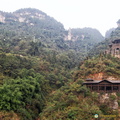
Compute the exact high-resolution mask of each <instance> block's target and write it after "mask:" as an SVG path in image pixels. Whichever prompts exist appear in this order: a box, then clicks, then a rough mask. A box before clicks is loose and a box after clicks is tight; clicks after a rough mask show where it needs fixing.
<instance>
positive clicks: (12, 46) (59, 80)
mask: <svg viewBox="0 0 120 120" xmlns="http://www.w3.org/2000/svg"><path fill="white" fill-rule="evenodd" d="M103 39H104V38H103V37H102V35H101V34H100V32H99V31H98V30H96V29H92V28H83V29H80V28H79V29H71V30H70V29H69V30H65V29H64V26H63V25H62V24H61V23H60V22H58V21H56V20H55V19H54V18H52V17H50V16H48V15H47V14H46V13H44V12H42V11H40V10H37V9H33V8H25V9H20V10H17V11H15V12H13V13H7V12H2V11H1V12H0V63H1V64H0V110H1V111H0V114H1V115H0V119H2V118H3V117H6V115H9V114H10V115H11V114H12V113H11V111H14V112H13V116H19V117H20V118H21V119H23V120H33V119H37V117H38V116H39V114H41V113H42V111H43V109H44V108H45V107H46V106H47V104H48V100H50V95H51V94H52V93H53V94H54V92H55V91H56V90H58V89H60V88H61V89H64V86H65V89H66V87H68V86H66V84H69V83H71V84H72V82H73V81H74V80H73V71H74V70H75V69H76V68H77V67H78V65H79V63H80V61H82V60H84V58H86V56H87V54H88V52H89V51H90V50H91V49H92V48H93V46H94V45H95V44H97V43H98V42H101V41H103ZM75 85H76V84H75ZM80 86H81V85H80ZM62 87H63V88H62ZM71 87H74V86H71ZM78 87H79V86H78ZM70 89H71V88H70ZM82 89H85V90H86V91H88V90H87V89H86V88H81V90H80V91H79V92H82ZM75 91H76V90H75ZM66 92H67V89H66ZM68 92H69V88H68ZM73 92H74V91H73ZM83 94H84V93H83V92H82V95H83ZM85 94H87V92H86V93H85ZM76 95H77V94H76ZM65 97H66V98H67V96H65ZM69 97H74V96H69ZM57 99H58V98H57ZM76 99H77V98H76ZM70 101H72V99H70ZM70 101H68V102H70ZM63 102H64V101H63ZM82 103H83V102H82ZM82 103H80V104H79V106H81V104H82ZM62 104H63V103H62ZM76 105H77V104H76ZM87 105H89V101H87ZM58 106H59V104H58ZM89 108H90V106H89ZM93 109H94V107H93ZM4 111H6V113H5V114H4ZM68 112H69V110H68ZM91 112H92V110H91ZM98 112H100V111H99V110H98ZM48 113H49V112H48ZM92 113H94V112H92ZM16 114H17V115H16ZM69 114H70V115H69V117H71V113H69ZM9 119H10V118H9Z"/></svg>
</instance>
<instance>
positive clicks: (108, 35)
mask: <svg viewBox="0 0 120 120" xmlns="http://www.w3.org/2000/svg"><path fill="white" fill-rule="evenodd" d="M114 31H115V28H111V29H109V30H107V31H106V33H105V38H109V37H110V36H111V33H112V32H114Z"/></svg>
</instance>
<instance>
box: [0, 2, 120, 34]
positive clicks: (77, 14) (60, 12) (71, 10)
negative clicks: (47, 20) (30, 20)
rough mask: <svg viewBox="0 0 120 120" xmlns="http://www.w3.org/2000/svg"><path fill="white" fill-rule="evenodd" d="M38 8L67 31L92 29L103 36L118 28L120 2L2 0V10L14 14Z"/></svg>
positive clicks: (0, 5) (0, 8) (0, 4)
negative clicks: (107, 31) (14, 12)
mask: <svg viewBox="0 0 120 120" xmlns="http://www.w3.org/2000/svg"><path fill="white" fill-rule="evenodd" d="M28 7H31V8H37V9H39V10H41V11H43V12H45V13H47V14H48V15H49V16H51V17H54V18H55V19H56V20H57V21H59V22H61V23H62V24H63V25H64V27H65V28H66V29H68V28H69V27H70V28H83V27H92V28H96V29H98V30H99V31H100V32H101V33H102V34H103V35H104V34H105V32H106V30H108V29H110V28H112V27H117V24H116V22H117V20H118V19H120V0H1V2H0V10H1V11H5V12H13V11H15V10H17V9H20V8H28Z"/></svg>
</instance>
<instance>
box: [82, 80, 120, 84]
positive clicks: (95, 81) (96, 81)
mask: <svg viewBox="0 0 120 120" xmlns="http://www.w3.org/2000/svg"><path fill="white" fill-rule="evenodd" d="M104 81H105V82H109V83H113V84H114V83H120V80H93V81H86V82H84V83H83V84H89V83H93V84H95V83H100V82H104Z"/></svg>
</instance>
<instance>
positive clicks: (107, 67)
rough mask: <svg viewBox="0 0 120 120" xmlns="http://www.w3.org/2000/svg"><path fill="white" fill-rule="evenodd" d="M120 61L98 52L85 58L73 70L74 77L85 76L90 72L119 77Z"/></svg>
mask: <svg viewBox="0 0 120 120" xmlns="http://www.w3.org/2000/svg"><path fill="white" fill-rule="evenodd" d="M119 64H120V61H119V59H118V58H115V57H112V56H110V55H104V54H100V55H98V56H96V57H92V58H88V59H86V60H85V61H84V62H83V63H81V65H80V66H79V69H78V71H76V72H75V79H79V78H86V77H87V76H89V75H91V74H96V73H101V72H102V73H104V74H105V75H106V76H114V77H116V78H119V77H120V73H119Z"/></svg>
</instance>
